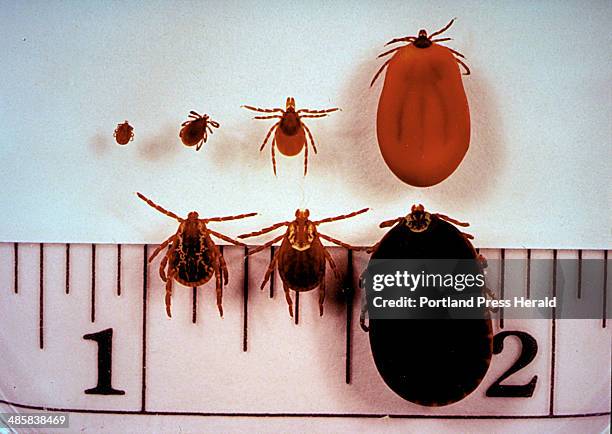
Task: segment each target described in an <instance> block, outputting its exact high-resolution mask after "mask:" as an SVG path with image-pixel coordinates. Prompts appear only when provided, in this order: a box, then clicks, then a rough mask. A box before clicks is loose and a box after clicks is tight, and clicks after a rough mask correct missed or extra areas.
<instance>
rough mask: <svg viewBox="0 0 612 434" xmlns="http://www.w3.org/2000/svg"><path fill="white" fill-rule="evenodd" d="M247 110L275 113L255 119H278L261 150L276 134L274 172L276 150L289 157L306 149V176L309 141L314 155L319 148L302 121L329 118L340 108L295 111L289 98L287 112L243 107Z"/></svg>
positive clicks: (292, 99) (273, 142) (274, 139)
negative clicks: (329, 115)
mask: <svg viewBox="0 0 612 434" xmlns="http://www.w3.org/2000/svg"><path fill="white" fill-rule="evenodd" d="M243 107H244V108H246V109H249V110H253V111H256V112H260V113H273V114H269V115H264V116H255V117H254V118H253V119H278V121H277V122H276V123H275V124H274V125H272V127H271V128H270V129H269V130H268V134H266V137H265V139H264V141H263V144H262V145H261V147H260V148H259V151H260V152H261V151H263V149H264V147H265V146H266V143H267V142H268V139H269V138H270V136H271V135H272V133H274V137H273V139H272V144H271V150H272V170H273V171H274V175H276V153H275V150H276V148H278V150H279V152H280V153H281V154H283V155H286V156H288V157H292V156H294V155H297V154H299V153H300V152H301V151H302V148H303V149H304V176H305V175H306V173H307V172H308V140H307V138H306V135H308V139H310V144H311V146H312V150H313V151H314V153H315V154H316V153H317V147H316V146H315V143H314V139H313V137H312V133H311V132H310V130H309V129H308V127H307V126H306V124H305V123H304V122H303V121H302V119H305V118H322V117H325V116H327V115H328V114H329V113H332V112H335V111H337V110H339V109H338V108H331V109H325V110H310V109H299V110H296V109H295V99H294V98H292V97H288V98H287V103H286V105H285V110H283V109H282V108H272V109H262V108H258V107H253V106H249V105H244V106H243Z"/></svg>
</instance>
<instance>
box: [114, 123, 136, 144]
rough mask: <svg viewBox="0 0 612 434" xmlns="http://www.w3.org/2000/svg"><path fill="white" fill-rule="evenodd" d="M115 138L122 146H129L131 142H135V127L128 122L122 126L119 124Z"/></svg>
mask: <svg viewBox="0 0 612 434" xmlns="http://www.w3.org/2000/svg"><path fill="white" fill-rule="evenodd" d="M113 137H115V140H116V141H117V143H119V144H120V145H127V144H128V143H129V142H131V141H132V140H134V127H132V126H131V125H130V124H129V122H128V121H125V122H123V123H122V124H117V128H115V132H114V133H113Z"/></svg>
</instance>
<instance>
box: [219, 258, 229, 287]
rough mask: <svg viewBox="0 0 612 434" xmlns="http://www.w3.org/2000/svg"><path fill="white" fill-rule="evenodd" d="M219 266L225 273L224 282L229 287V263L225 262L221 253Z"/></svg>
mask: <svg viewBox="0 0 612 434" xmlns="http://www.w3.org/2000/svg"><path fill="white" fill-rule="evenodd" d="M219 265H220V266H221V270H222V271H223V280H224V281H225V284H226V285H227V282H229V272H228V271H227V263H226V262H225V258H224V257H223V255H222V254H221V253H219Z"/></svg>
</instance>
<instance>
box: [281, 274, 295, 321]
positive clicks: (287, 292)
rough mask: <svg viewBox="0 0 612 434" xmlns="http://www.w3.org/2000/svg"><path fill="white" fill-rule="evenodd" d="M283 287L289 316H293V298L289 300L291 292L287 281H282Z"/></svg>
mask: <svg viewBox="0 0 612 434" xmlns="http://www.w3.org/2000/svg"><path fill="white" fill-rule="evenodd" d="M283 289H284V290H285V300H287V304H288V305H289V316H290V317H291V318H293V300H291V294H289V287H288V286H287V283H286V282H284V281H283Z"/></svg>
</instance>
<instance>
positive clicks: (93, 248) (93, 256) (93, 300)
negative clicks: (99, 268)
mask: <svg viewBox="0 0 612 434" xmlns="http://www.w3.org/2000/svg"><path fill="white" fill-rule="evenodd" d="M91 322H96V245H95V244H92V245H91Z"/></svg>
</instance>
